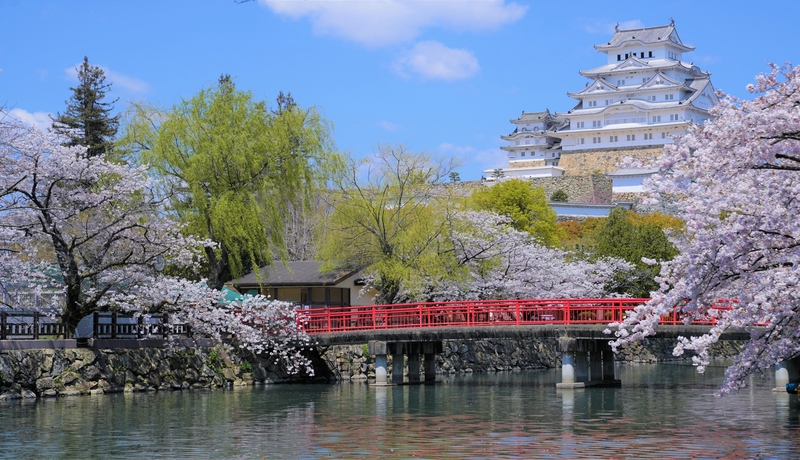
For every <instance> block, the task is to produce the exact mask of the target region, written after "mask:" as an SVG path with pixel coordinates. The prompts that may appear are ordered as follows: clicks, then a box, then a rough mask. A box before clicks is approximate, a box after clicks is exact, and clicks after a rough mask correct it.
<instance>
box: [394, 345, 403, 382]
mask: <svg viewBox="0 0 800 460" xmlns="http://www.w3.org/2000/svg"><path fill="white" fill-rule="evenodd" d="M404 361H405V355H404V354H403V352H402V351H400V350H395V351H394V353H393V354H392V383H393V384H395V385H399V384H401V383H403V367H404V364H405V363H404Z"/></svg>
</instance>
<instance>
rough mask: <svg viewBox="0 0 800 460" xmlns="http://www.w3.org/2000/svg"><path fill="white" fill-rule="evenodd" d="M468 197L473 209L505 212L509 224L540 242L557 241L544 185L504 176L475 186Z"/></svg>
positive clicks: (554, 243)
mask: <svg viewBox="0 0 800 460" xmlns="http://www.w3.org/2000/svg"><path fill="white" fill-rule="evenodd" d="M470 201H471V205H472V207H474V208H475V209H478V210H481V211H490V212H493V213H495V214H500V215H503V216H508V217H509V218H510V219H511V226H512V227H514V228H515V229H516V230H519V231H521V232H528V233H529V234H530V235H531V236H533V237H534V238H536V239H537V240H538V242H539V243H540V244H543V245H545V246H548V247H555V246H558V245H559V242H560V240H561V229H560V228H559V227H558V226H557V225H556V212H555V211H554V210H553V208H551V207H550V206H549V205H548V204H547V197H546V195H545V193H544V189H543V188H541V187H536V186H534V185H533V184H532V183H531V182H528V181H524V180H520V179H509V180H504V181H502V182H499V183H497V184H494V185H491V186H487V187H483V188H480V189H478V190H475V191H474V192H472V196H471V198H470Z"/></svg>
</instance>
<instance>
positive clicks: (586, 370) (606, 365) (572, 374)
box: [556, 337, 620, 388]
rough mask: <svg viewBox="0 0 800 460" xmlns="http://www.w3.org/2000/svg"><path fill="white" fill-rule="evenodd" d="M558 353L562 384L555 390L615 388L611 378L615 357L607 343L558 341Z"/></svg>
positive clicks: (569, 338) (563, 338)
mask: <svg viewBox="0 0 800 460" xmlns="http://www.w3.org/2000/svg"><path fill="white" fill-rule="evenodd" d="M558 347H559V351H561V383H557V384H556V388H583V387H588V386H618V385H619V384H620V381H619V380H616V379H615V378H614V353H613V351H611V346H610V345H608V341H607V340H597V339H576V338H573V337H562V338H560V339H558Z"/></svg>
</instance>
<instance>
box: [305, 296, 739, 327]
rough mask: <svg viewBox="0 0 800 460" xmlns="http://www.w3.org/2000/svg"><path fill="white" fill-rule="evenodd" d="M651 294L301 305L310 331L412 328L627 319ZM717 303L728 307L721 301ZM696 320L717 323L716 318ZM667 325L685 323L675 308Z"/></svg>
mask: <svg viewBox="0 0 800 460" xmlns="http://www.w3.org/2000/svg"><path fill="white" fill-rule="evenodd" d="M648 300H650V299H632V298H611V299H525V300H470V301H454V302H420V303H408V304H393V305H368V306H350V307H335V308H312V309H307V310H298V315H297V322H298V326H299V327H301V328H302V329H303V330H305V331H306V332H307V333H308V334H328V333H336V332H354V331H372V330H387V329H409V328H443V327H476V326H524V325H591V324H608V323H611V322H615V321H622V319H623V318H624V316H625V314H626V312H628V311H631V310H633V309H634V308H636V307H637V306H638V305H641V304H643V303H645V302H647V301H648ZM716 308H719V309H729V308H730V306H729V305H724V304H722V303H721V304H720V305H718V306H717V307H716ZM692 323H693V324H704V325H713V324H714V323H715V319H714V318H708V320H707V321H700V322H698V321H697V320H695V321H693V322H692ZM661 324H663V325H683V321H682V316H681V315H680V314H679V313H677V312H676V313H673V314H671V315H668V316H665V317H663V318H662V319H661Z"/></svg>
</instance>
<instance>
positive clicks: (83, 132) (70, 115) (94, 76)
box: [53, 56, 120, 157]
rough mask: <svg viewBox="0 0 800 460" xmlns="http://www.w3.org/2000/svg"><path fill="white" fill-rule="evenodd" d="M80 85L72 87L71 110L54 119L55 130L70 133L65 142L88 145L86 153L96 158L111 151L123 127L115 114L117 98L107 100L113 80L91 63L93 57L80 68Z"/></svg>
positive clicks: (69, 102)
mask: <svg viewBox="0 0 800 460" xmlns="http://www.w3.org/2000/svg"><path fill="white" fill-rule="evenodd" d="M76 70H77V72H78V86H76V87H75V88H70V90H72V96H70V98H69V101H66V104H67V110H66V111H65V112H64V113H63V114H62V113H58V114H57V115H56V117H55V118H53V131H55V132H56V133H58V134H61V135H64V136H66V137H67V138H68V139H69V141H68V142H67V143H66V144H65V145H67V146H70V147H73V146H76V145H81V146H84V147H86V148H87V150H86V156H88V157H96V156H98V155H102V154H106V153H109V152H110V151H111V147H112V146H113V143H114V137H115V136H116V135H117V129H118V127H119V118H120V117H119V115H113V116H112V115H111V112H112V111H113V110H114V103H115V102H117V100H116V99H115V100H113V101H105V97H106V93H107V92H108V91H109V90H110V89H111V83H106V76H105V72H104V71H103V69H101V68H100V67H97V66H93V65H89V58H88V57H85V56H84V58H83V64H81V65H80V66H79V67H78V68H77V69H76Z"/></svg>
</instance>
